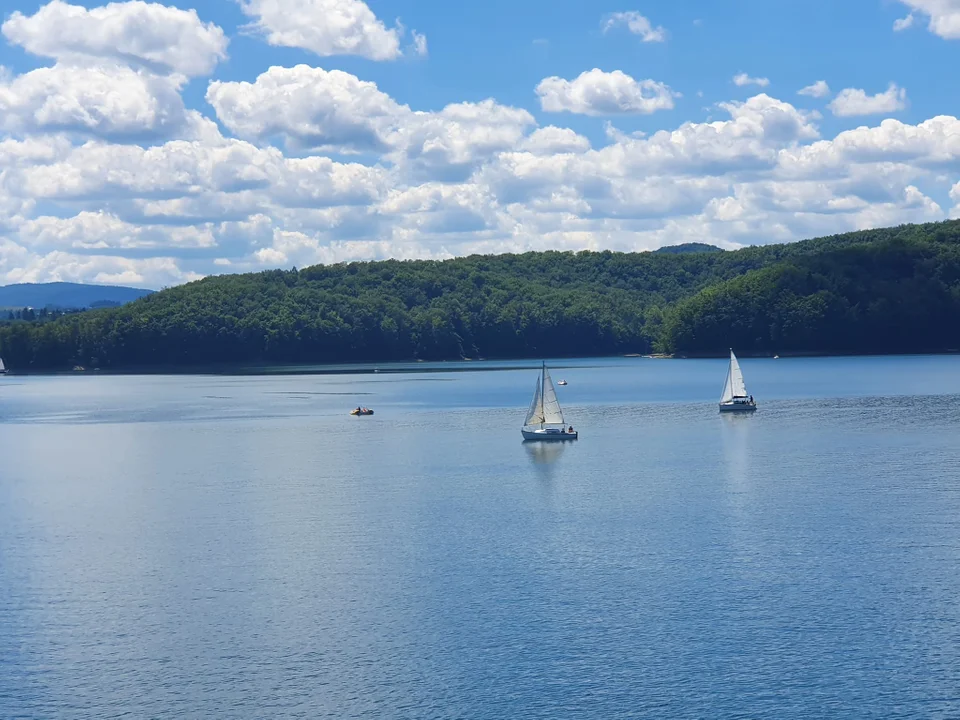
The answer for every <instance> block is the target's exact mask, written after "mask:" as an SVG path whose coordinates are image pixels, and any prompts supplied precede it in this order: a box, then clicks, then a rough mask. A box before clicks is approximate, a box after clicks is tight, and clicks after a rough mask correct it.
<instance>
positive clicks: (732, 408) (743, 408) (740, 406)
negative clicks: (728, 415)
mask: <svg viewBox="0 0 960 720" xmlns="http://www.w3.org/2000/svg"><path fill="white" fill-rule="evenodd" d="M756 410H757V405H756V403H720V412H722V413H723V412H732V413H751V412H756Z"/></svg>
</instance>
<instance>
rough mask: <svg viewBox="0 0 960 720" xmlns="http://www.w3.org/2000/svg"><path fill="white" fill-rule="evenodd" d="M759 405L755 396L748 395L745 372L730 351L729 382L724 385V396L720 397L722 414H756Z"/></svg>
mask: <svg viewBox="0 0 960 720" xmlns="http://www.w3.org/2000/svg"><path fill="white" fill-rule="evenodd" d="M756 409H757V403H756V402H754V400H753V396H752V395H748V394H747V386H746V385H745V384H744V382H743V371H741V370H740V363H739V362H737V356H736V355H734V354H733V350H731V351H730V365H729V366H728V367H727V380H726V382H724V384H723V395H721V396H720V412H754V411H755V410H756Z"/></svg>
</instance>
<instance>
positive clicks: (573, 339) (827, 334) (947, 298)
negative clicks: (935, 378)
mask: <svg viewBox="0 0 960 720" xmlns="http://www.w3.org/2000/svg"><path fill="white" fill-rule="evenodd" d="M665 250H666V251H657V252H645V253H616V252H578V253H564V252H542V253H525V254H522V255H497V256H480V255H474V256H470V257H463V258H456V259H452V260H444V261H419V260H418V261H397V260H385V261H379V262H355V263H344V264H338V265H330V266H315V267H310V268H305V269H300V270H297V269H293V270H289V271H287V270H270V271H266V272H260V273H249V274H243V275H222V276H216V277H208V278H205V279H203V280H199V281H197V282H192V283H189V284H186V285H181V286H178V287H173V288H169V289H166V290H163V291H161V292H158V293H154V294H151V295H148V296H147V297H144V298H142V299H139V300H136V301H134V302H131V303H129V304H127V305H124V306H122V307H119V308H109V309H100V310H88V311H85V312H80V313H73V314H69V315H64V316H63V317H60V318H58V319H55V320H52V321H48V322H30V321H23V320H14V321H8V322H4V323H2V324H0V355H2V356H3V358H4V360H5V361H6V363H7V365H8V366H9V367H10V368H11V369H13V370H20V371H30V370H62V369H70V368H72V367H74V366H77V365H80V366H86V367H99V368H103V369H114V370H136V369H160V368H168V369H169V368H177V367H191V368H197V367H204V366H230V365H239V364H244V365H250V364H260V363H269V364H284V363H344V362H389V361H404V360H417V359H419V360H451V359H459V358H465V357H469V358H480V357H483V358H534V357H536V358H540V357H565V356H566V357H570V356H592V355H615V354H628V353H641V354H646V353H651V352H659V353H672V354H683V355H721V354H723V353H725V352H726V351H727V349H728V348H730V347H733V348H735V349H736V351H737V352H738V353H739V354H742V355H751V354H773V353H780V354H789V353H811V354H850V353H865V354H867V353H900V352H904V353H909V352H939V351H946V350H953V349H957V348H960V221H956V220H955V221H948V222H942V223H933V224H926V225H903V226H900V227H896V228H889V229H882V230H869V231H861V232H855V233H847V234H843V235H835V236H833V237H826V238H819V239H815V240H805V241H802V242H797V243H789V244H777V245H764V246H758V247H749V248H744V249H741V250H735V251H719V250H717V249H715V248H710V247H709V246H704V245H700V244H694V245H690V246H678V247H673V248H669V249H665Z"/></svg>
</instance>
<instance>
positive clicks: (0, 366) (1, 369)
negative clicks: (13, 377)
mask: <svg viewBox="0 0 960 720" xmlns="http://www.w3.org/2000/svg"><path fill="white" fill-rule="evenodd" d="M6 374H7V366H6V365H4V364H3V358H0V375H6Z"/></svg>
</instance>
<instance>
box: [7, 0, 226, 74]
mask: <svg viewBox="0 0 960 720" xmlns="http://www.w3.org/2000/svg"><path fill="white" fill-rule="evenodd" d="M2 32H3V35H4V36H5V37H6V38H7V40H8V41H10V42H11V43H13V44H15V45H19V46H21V47H23V48H24V49H25V50H26V51H27V52H30V53H33V54H34V55H40V56H43V57H50V58H55V59H57V60H71V61H77V60H82V59H86V58H94V59H107V60H112V61H114V62H122V63H131V64H139V65H142V66H144V67H146V68H148V69H150V70H151V71H153V72H160V73H179V74H182V75H185V76H199V75H207V74H209V73H210V72H211V71H212V70H213V68H214V66H215V65H216V64H217V62H219V61H220V60H222V59H223V58H225V57H226V50H227V38H226V36H225V35H224V33H223V30H221V29H220V28H219V27H217V26H216V25H214V24H213V23H204V22H202V21H201V20H200V18H199V17H198V16H197V12H196V10H180V9H178V8H175V7H167V6H165V5H159V4H156V3H146V2H142V1H141V0H133V1H132V2H113V3H110V4H108V5H104V6H102V7H96V8H93V9H91V10H88V9H86V8H84V7H82V6H79V5H70V4H68V3H65V2H62V0H53V2H50V3H48V4H46V5H44V6H43V7H41V8H40V9H39V10H37V12H36V13H35V14H33V15H30V16H27V15H24V14H23V13H21V12H19V11H16V12H14V13H13V14H12V15H10V17H9V18H8V19H7V21H6V22H4V23H3V26H2Z"/></svg>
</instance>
